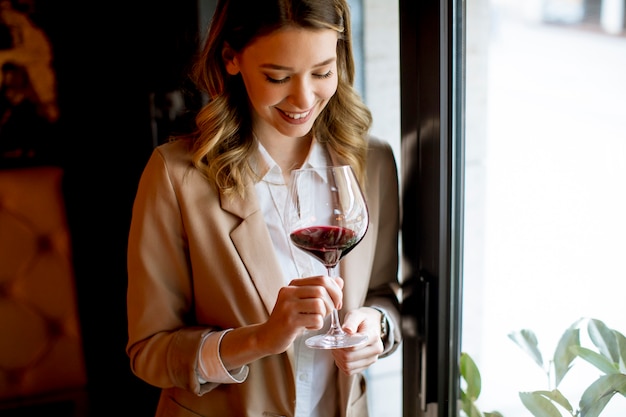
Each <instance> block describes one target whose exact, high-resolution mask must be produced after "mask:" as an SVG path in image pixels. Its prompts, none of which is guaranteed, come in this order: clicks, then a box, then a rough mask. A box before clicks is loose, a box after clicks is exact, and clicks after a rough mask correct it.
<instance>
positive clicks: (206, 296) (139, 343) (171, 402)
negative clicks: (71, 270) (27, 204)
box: [127, 0, 400, 417]
mask: <svg viewBox="0 0 626 417" xmlns="http://www.w3.org/2000/svg"><path fill="white" fill-rule="evenodd" d="M194 76H195V81H196V84H197V86H198V87H199V88H200V90H201V91H203V92H204V93H206V96H207V99H208V102H207V104H206V105H205V106H204V107H203V108H202V109H201V110H200V111H199V113H198V115H197V117H196V125H197V129H196V131H195V132H193V134H191V135H188V136H187V137H180V138H176V140H172V141H170V142H169V143H167V144H164V145H161V146H159V147H158V148H156V149H155V151H154V152H153V154H152V156H151V158H150V160H149V161H148V163H147V165H146V167H145V169H144V172H143V174H142V177H141V180H140V183H139V187H138V190H137V195H136V198H135V203H134V207H133V217H132V223H131V227H130V233H129V246H128V279H129V282H128V327H129V341H128V345H127V353H128V355H129V357H130V360H131V368H132V370H133V372H134V373H135V374H136V375H137V376H138V377H139V378H141V379H143V380H144V381H146V382H147V383H149V384H152V385H154V386H157V387H160V388H162V392H161V396H160V400H159V404H158V406H157V412H156V415H157V416H192V415H193V416H197V415H200V416H219V417H224V416H256V417H260V416H307V417H332V416H355V417H365V416H368V410H367V397H366V389H365V388H366V381H365V377H364V375H363V371H365V370H366V369H367V368H368V367H369V366H370V365H372V364H373V363H374V362H376V360H377V359H378V358H379V357H382V356H386V355H388V354H390V353H392V352H393V351H394V350H395V349H396V348H397V346H398V344H399V343H400V331H399V330H400V329H399V313H398V299H397V297H396V287H397V272H398V271H397V269H398V250H397V249H398V248H397V241H398V225H399V219H398V217H399V209H398V184H397V171H396V165H395V161H394V159H393V154H392V151H391V148H390V147H389V145H387V144H386V143H383V142H380V141H378V140H375V139H373V138H370V137H369V136H368V131H369V129H370V126H371V114H370V112H369V110H368V109H367V107H366V106H365V105H364V104H363V103H362V101H361V100H360V98H359V96H358V94H357V93H356V92H355V90H354V89H353V86H352V84H353V80H354V62H353V56H352V50H351V33H350V16H349V7H348V5H347V4H346V2H345V0H223V1H219V2H218V5H217V8H216V11H215V14H214V17H213V20H212V22H211V25H210V28H209V33H208V36H207V38H206V43H205V46H204V49H203V50H202V52H201V54H200V56H199V57H198V61H197V65H196V67H195V68H194ZM342 164H349V165H351V166H352V168H353V169H354V171H355V172H356V174H357V175H358V177H359V179H360V180H361V184H363V185H364V187H363V188H364V193H365V195H366V198H367V201H368V208H369V212H370V226H369V229H368V232H367V234H366V236H365V238H364V239H363V240H362V241H361V242H360V243H359V245H358V246H357V247H356V248H355V249H354V250H353V251H351V252H350V254H349V255H347V256H346V257H345V258H344V259H343V260H342V262H341V264H340V267H339V275H340V277H341V278H331V277H329V276H327V273H326V271H325V268H324V267H323V266H322V264H321V263H320V262H317V261H316V260H314V259H313V258H312V257H310V256H309V255H307V254H305V253H304V252H300V251H296V250H293V248H292V247H291V246H290V245H289V243H288V242H287V240H286V239H285V231H284V229H283V225H282V221H281V220H280V219H281V217H280V211H281V207H282V206H283V205H284V201H283V200H281V199H280V195H283V196H284V192H282V193H281V191H280V190H281V189H282V190H283V191H284V190H286V183H287V181H288V177H289V173H290V171H291V170H293V169H295V168H300V167H306V166H318V165H342ZM333 307H337V308H339V309H341V312H342V313H345V314H344V315H343V317H342V320H343V321H342V322H343V327H344V329H345V330H346V331H347V332H349V333H355V332H359V333H366V334H367V335H368V341H367V343H366V344H365V345H364V346H360V347H356V348H346V349H335V350H317V349H310V348H308V347H306V346H305V345H304V343H303V341H304V339H305V338H306V337H308V336H309V335H310V333H311V332H312V331H315V332H323V331H324V330H325V329H326V328H327V326H328V320H329V314H330V312H331V310H332V308H333Z"/></svg>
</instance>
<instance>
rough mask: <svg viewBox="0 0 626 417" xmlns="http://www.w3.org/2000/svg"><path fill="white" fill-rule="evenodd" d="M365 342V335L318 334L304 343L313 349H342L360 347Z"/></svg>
mask: <svg viewBox="0 0 626 417" xmlns="http://www.w3.org/2000/svg"><path fill="white" fill-rule="evenodd" d="M365 342H367V335H364V334H360V333H356V334H347V333H345V334H318V335H317V336H311V337H309V338H308V339H307V340H306V341H305V342H304V343H305V344H306V345H307V346H308V347H310V348H314V349H343V348H348V347H354V346H361V345H362V344H364V343H365Z"/></svg>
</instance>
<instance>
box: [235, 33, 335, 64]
mask: <svg viewBox="0 0 626 417" xmlns="http://www.w3.org/2000/svg"><path fill="white" fill-rule="evenodd" d="M338 39H339V34H338V33H337V32H336V31H334V30H332V29H303V28H293V27H288V28H283V29H280V30H277V31H274V32H272V33H270V34H267V35H263V36H259V37H257V38H256V39H254V40H253V41H252V42H251V43H250V44H248V46H247V47H246V48H244V50H243V51H242V52H241V55H242V58H243V59H244V60H246V61H254V62H255V63H256V64H258V65H279V66H286V67H300V66H307V65H309V66H310V65H317V64H319V63H322V62H324V61H327V60H328V59H330V58H335V57H336V56H337V40H338ZM248 63H252V62H248Z"/></svg>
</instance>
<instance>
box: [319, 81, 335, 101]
mask: <svg viewBox="0 0 626 417" xmlns="http://www.w3.org/2000/svg"><path fill="white" fill-rule="evenodd" d="M336 92H337V82H336V81H335V82H329V83H327V84H324V85H323V86H322V87H321V88H320V89H318V93H317V95H318V96H319V97H320V98H321V99H322V100H329V99H330V98H331V97H332V96H334V95H335V93H336Z"/></svg>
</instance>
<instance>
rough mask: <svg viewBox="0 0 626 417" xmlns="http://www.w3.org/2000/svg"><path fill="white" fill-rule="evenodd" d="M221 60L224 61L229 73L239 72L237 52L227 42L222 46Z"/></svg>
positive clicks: (235, 73)
mask: <svg viewBox="0 0 626 417" xmlns="http://www.w3.org/2000/svg"><path fill="white" fill-rule="evenodd" d="M222 60H223V61H224V67H226V71H227V72H228V73H229V74H230V75H237V74H239V63H238V60H237V54H236V53H235V51H234V50H233V48H231V47H230V45H228V44H227V43H225V44H224V47H223V48H222Z"/></svg>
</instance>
